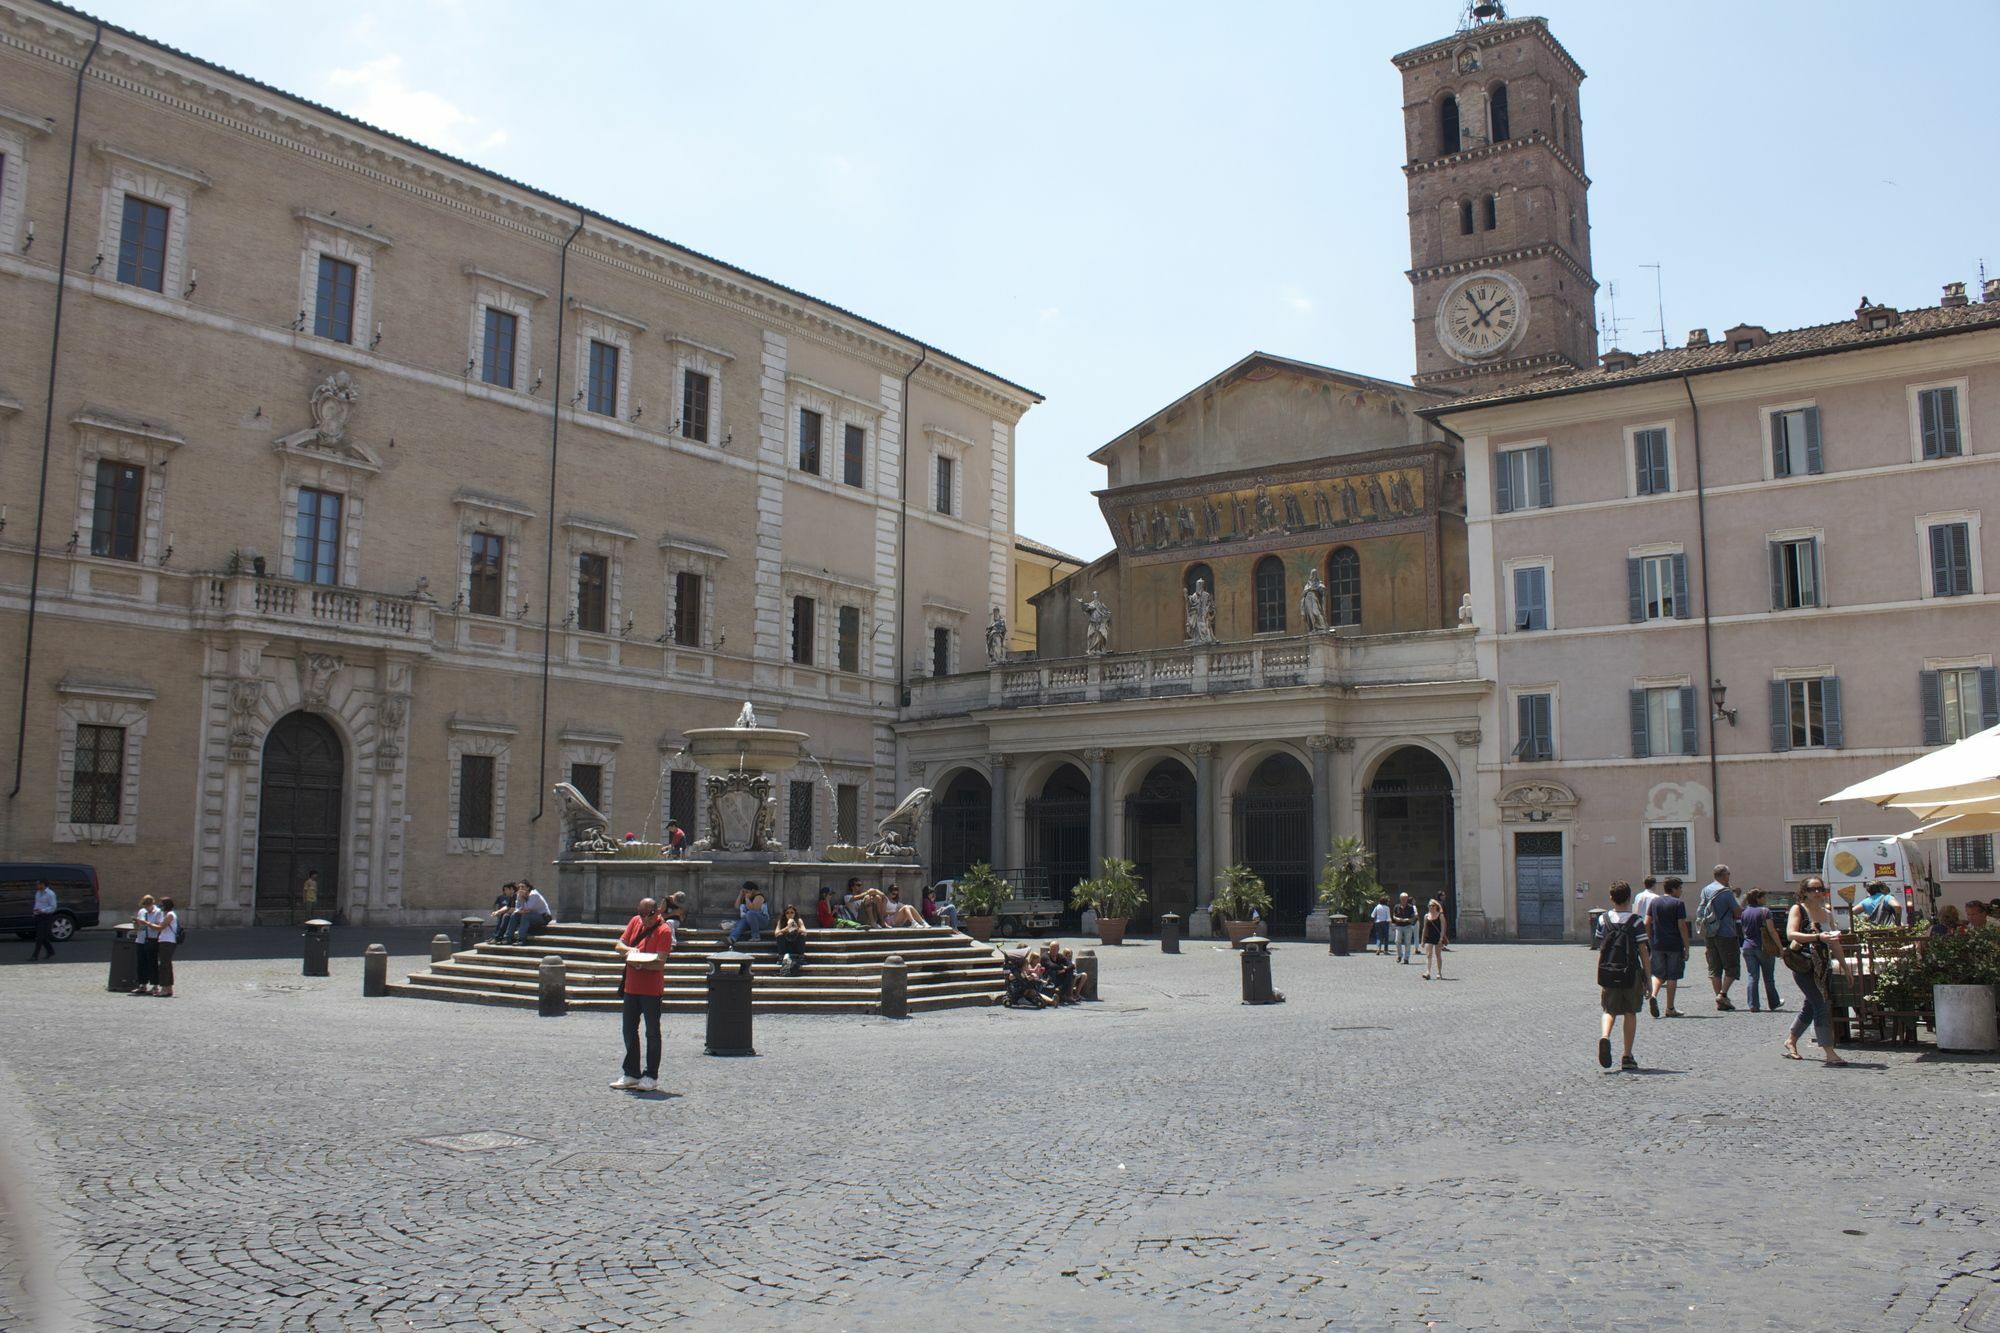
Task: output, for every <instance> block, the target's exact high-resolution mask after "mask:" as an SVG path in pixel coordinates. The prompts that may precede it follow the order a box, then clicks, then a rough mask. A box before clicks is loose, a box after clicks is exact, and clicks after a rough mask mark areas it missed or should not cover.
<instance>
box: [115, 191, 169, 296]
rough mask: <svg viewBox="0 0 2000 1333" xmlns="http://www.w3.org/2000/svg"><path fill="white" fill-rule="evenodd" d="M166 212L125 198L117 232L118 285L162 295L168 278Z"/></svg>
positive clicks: (135, 198)
mask: <svg viewBox="0 0 2000 1333" xmlns="http://www.w3.org/2000/svg"><path fill="white" fill-rule="evenodd" d="M167 218H168V209H167V208H166V207H165V206H164V205H162V204H156V203H153V202H152V201H151V200H148V199H140V198H138V197H136V196H134V195H129V194H128V195H126V196H125V217H124V221H123V223H122V224H121V225H120V227H119V229H118V281H120V282H122V283H124V284H125V285H126V286H128V287H144V288H146V289H147V290H148V291H154V292H157V291H162V290H164V288H165V286H166V275H167Z"/></svg>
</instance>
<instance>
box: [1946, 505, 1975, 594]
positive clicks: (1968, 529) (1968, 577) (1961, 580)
mask: <svg viewBox="0 0 2000 1333" xmlns="http://www.w3.org/2000/svg"><path fill="white" fill-rule="evenodd" d="M1948 527H1949V528H1950V531H1951V537H1950V539H1949V540H1950V544H1951V590H1952V592H1953V593H1956V594H1959V595H1964V594H1966V593H1970V592H1971V591H1972V525H1971V524H1969V523H1952V524H1949V525H1948Z"/></svg>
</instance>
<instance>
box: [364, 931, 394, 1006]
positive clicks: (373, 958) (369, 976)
mask: <svg viewBox="0 0 2000 1333" xmlns="http://www.w3.org/2000/svg"><path fill="white" fill-rule="evenodd" d="M388 993H389V951H388V950H387V949H385V948H383V947H382V946H381V945H379V944H371V945H369V946H368V948H367V949H366V950H364V951H363V952H362V954H361V995H362V998H364V999H369V1000H378V999H380V998H382V997H383V996H384V995H387V994H388Z"/></svg>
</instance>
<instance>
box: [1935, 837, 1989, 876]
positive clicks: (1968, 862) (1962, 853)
mask: <svg viewBox="0 0 2000 1333" xmlns="http://www.w3.org/2000/svg"><path fill="white" fill-rule="evenodd" d="M1944 870H1945V873H1946V874H1947V875H1990V874H1992V873H1993V835H1992V834H1991V833H1978V834H1974V835H1972V836H1970V837H1965V838H1946V839H1945V840H1944Z"/></svg>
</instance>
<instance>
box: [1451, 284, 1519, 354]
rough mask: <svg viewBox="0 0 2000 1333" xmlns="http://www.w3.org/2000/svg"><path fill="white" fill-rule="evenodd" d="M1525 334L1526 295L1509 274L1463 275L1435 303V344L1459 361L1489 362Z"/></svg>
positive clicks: (1515, 343)
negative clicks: (1436, 303) (1436, 305)
mask: <svg viewBox="0 0 2000 1333" xmlns="http://www.w3.org/2000/svg"><path fill="white" fill-rule="evenodd" d="M1527 331H1528V293H1527V291H1526V289H1525V288H1523V287H1522V286H1521V284H1520V282H1519V280H1517V279H1516V278H1515V277H1514V275H1513V274H1511V273H1503V272H1501V271H1500V270H1498V269H1493V270H1489V271H1486V272H1483V273H1471V274H1467V275H1466V276H1465V277H1463V278H1460V279H1459V280H1458V281H1456V282H1454V283H1452V284H1451V286H1449V287H1447V288H1445V292H1444V296H1443V298H1442V299H1441V300H1439V302H1438V308H1437V339H1438V342H1439V343H1440V344H1441V345H1442V346H1443V347H1444V349H1445V351H1447V352H1449V353H1451V355H1452V356H1454V357H1456V358H1458V359H1459V360H1460V361H1468V362H1476V361H1489V360H1491V359H1492V358H1494V357H1496V356H1499V355H1501V354H1502V353H1503V352H1506V351H1507V350H1508V349H1510V348H1512V347H1515V346H1517V345H1518V344H1519V343H1520V341H1521V337H1522V335H1523V334H1525V333H1526V332H1527Z"/></svg>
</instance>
